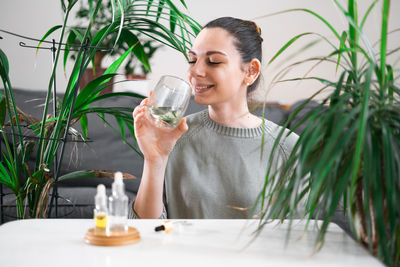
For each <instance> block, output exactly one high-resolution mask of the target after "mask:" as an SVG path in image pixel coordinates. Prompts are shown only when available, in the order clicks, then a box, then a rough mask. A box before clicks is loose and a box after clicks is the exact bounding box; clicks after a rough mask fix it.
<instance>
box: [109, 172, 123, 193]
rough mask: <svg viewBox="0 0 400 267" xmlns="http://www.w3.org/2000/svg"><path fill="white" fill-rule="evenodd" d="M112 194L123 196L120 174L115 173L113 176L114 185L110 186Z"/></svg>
mask: <svg viewBox="0 0 400 267" xmlns="http://www.w3.org/2000/svg"><path fill="white" fill-rule="evenodd" d="M112 191H113V194H114V193H115V194H124V191H125V188H124V182H123V177H122V172H116V173H115V174H114V183H113V184H112Z"/></svg>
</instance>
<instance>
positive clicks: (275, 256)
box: [0, 219, 383, 267]
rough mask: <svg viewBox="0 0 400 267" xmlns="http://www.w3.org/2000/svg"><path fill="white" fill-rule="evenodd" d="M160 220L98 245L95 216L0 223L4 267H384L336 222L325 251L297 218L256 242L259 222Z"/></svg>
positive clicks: (273, 227) (137, 224) (0, 259)
mask: <svg viewBox="0 0 400 267" xmlns="http://www.w3.org/2000/svg"><path fill="white" fill-rule="evenodd" d="M161 222H162V221H160V220H129V225H130V226H133V227H135V228H136V229H137V230H138V231H139V232H140V235H141V240H140V241H139V242H138V243H135V244H131V245H125V246H118V247H100V246H93V245H89V244H86V243H85V242H84V240H83V238H84V235H85V233H86V231H87V230H88V229H89V228H91V227H93V221H92V220H83V219H42V220H39V219H33V220H21V221H14V222H9V223H6V224H3V225H1V226H0V265H1V266H43V267H45V266H52V267H55V266H68V267H76V266H88V267H89V266H96V267H102V266H104V267H109V266H162V267H164V266H242V267H243V266H341V267H342V266H363V267H364V266H383V265H382V264H381V263H380V262H379V261H378V260H377V259H375V258H373V257H372V256H371V255H369V254H368V252H367V251H366V250H364V249H363V248H362V247H361V246H360V245H358V244H357V243H356V242H355V241H353V240H352V239H351V238H350V237H349V236H348V235H347V234H346V233H344V232H343V230H342V229H340V228H339V227H338V226H337V225H335V224H331V225H330V226H329V229H328V232H327V235H326V238H325V244H324V246H323V248H322V249H321V250H320V251H319V252H317V253H313V252H314V245H315V238H316V231H315V230H313V228H314V227H313V226H311V227H310V228H309V230H308V231H306V232H304V231H303V230H304V223H303V222H301V221H296V222H294V225H293V227H292V231H291V238H290V242H289V244H288V245H287V246H285V237H286V233H287V231H286V229H287V224H286V223H284V224H283V225H281V224H277V223H271V224H269V225H267V226H266V227H265V228H264V230H263V231H262V232H261V234H260V235H259V236H258V237H257V238H255V239H253V237H254V235H253V232H254V230H255V229H256V227H257V223H258V221H257V220H185V221H178V220H176V221H173V222H174V224H173V225H174V228H173V230H172V231H171V232H169V233H164V232H155V231H154V227H155V226H158V225H160V223H161Z"/></svg>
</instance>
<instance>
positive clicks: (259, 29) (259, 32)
mask: <svg viewBox="0 0 400 267" xmlns="http://www.w3.org/2000/svg"><path fill="white" fill-rule="evenodd" d="M254 26H256V30H257V32H258V34H259V35H261V28H260V27H258V25H257V24H255V23H254Z"/></svg>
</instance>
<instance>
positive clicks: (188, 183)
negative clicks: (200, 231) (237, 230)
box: [132, 17, 297, 218]
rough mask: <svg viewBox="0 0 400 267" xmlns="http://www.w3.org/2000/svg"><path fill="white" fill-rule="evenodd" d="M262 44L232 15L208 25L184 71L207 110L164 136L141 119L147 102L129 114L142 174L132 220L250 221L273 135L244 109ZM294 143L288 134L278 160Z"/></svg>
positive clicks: (273, 128)
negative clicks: (140, 159)
mask: <svg viewBox="0 0 400 267" xmlns="http://www.w3.org/2000/svg"><path fill="white" fill-rule="evenodd" d="M262 41H263V40H262V38H261V30H260V29H259V27H258V26H257V25H256V24H255V23H254V22H251V21H245V20H240V19H236V18H231V17H223V18H219V19H216V20H214V21H211V22H209V23H208V24H207V25H206V26H205V27H204V28H203V29H202V30H201V32H200V33H199V34H198V36H197V37H196V39H195V41H194V43H193V47H192V49H191V50H190V52H189V70H188V80H189V82H190V84H191V86H192V88H193V91H194V99H195V101H196V102H197V103H199V104H203V105H208V109H206V110H204V111H201V112H199V113H196V114H192V115H190V116H188V117H187V118H184V119H183V120H182V121H181V123H180V124H179V125H178V126H177V127H176V128H175V129H174V130H172V131H171V130H166V129H162V128H157V127H155V126H153V124H152V123H151V122H150V121H149V120H148V119H147V118H146V114H145V112H146V108H147V107H146V105H147V101H148V100H147V99H145V100H144V101H142V103H141V105H139V106H138V107H136V108H135V110H134V112H133V117H134V121H135V135H136V139H137V140H138V144H139V147H140V149H141V151H142V153H143V155H144V169H143V176H142V180H141V184H140V187H139V191H138V194H137V198H136V200H135V202H134V204H133V207H132V208H133V209H132V211H133V215H134V217H138V218H160V217H161V218H166V217H168V218H248V216H249V215H251V214H250V213H251V209H252V207H253V205H254V204H255V202H256V199H257V196H258V195H259V193H260V191H261V189H262V187H263V185H264V181H265V175H266V170H267V162H268V156H269V153H270V151H271V149H272V146H273V143H274V141H275V137H276V135H277V134H278V132H279V126H277V125H276V124H274V123H272V122H270V121H264V122H263V120H262V119H261V118H259V117H257V116H255V115H253V114H251V113H250V112H249V108H248V106H247V95H248V93H250V92H251V91H253V90H254V89H255V88H256V86H257V84H258V82H259V75H260V69H261V59H262V51H261V43H262ZM263 140H264V144H262V141H263ZM296 140H297V136H296V135H295V134H291V135H290V136H289V137H288V138H286V139H285V140H284V141H283V142H282V143H281V144H280V146H279V148H280V156H279V158H280V160H285V158H286V157H287V156H288V154H289V153H290V152H291V150H292V147H293V146H294V144H295V142H296ZM262 146H263V149H261V147H262Z"/></svg>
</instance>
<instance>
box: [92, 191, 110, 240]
mask: <svg viewBox="0 0 400 267" xmlns="http://www.w3.org/2000/svg"><path fill="white" fill-rule="evenodd" d="M94 202H95V206H96V208H95V209H94V221H95V225H96V227H95V231H96V232H97V233H99V232H100V233H103V232H106V231H107V226H108V210H107V196H106V187H105V186H104V185H103V184H99V185H98V186H97V194H96V196H95V197H94Z"/></svg>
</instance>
